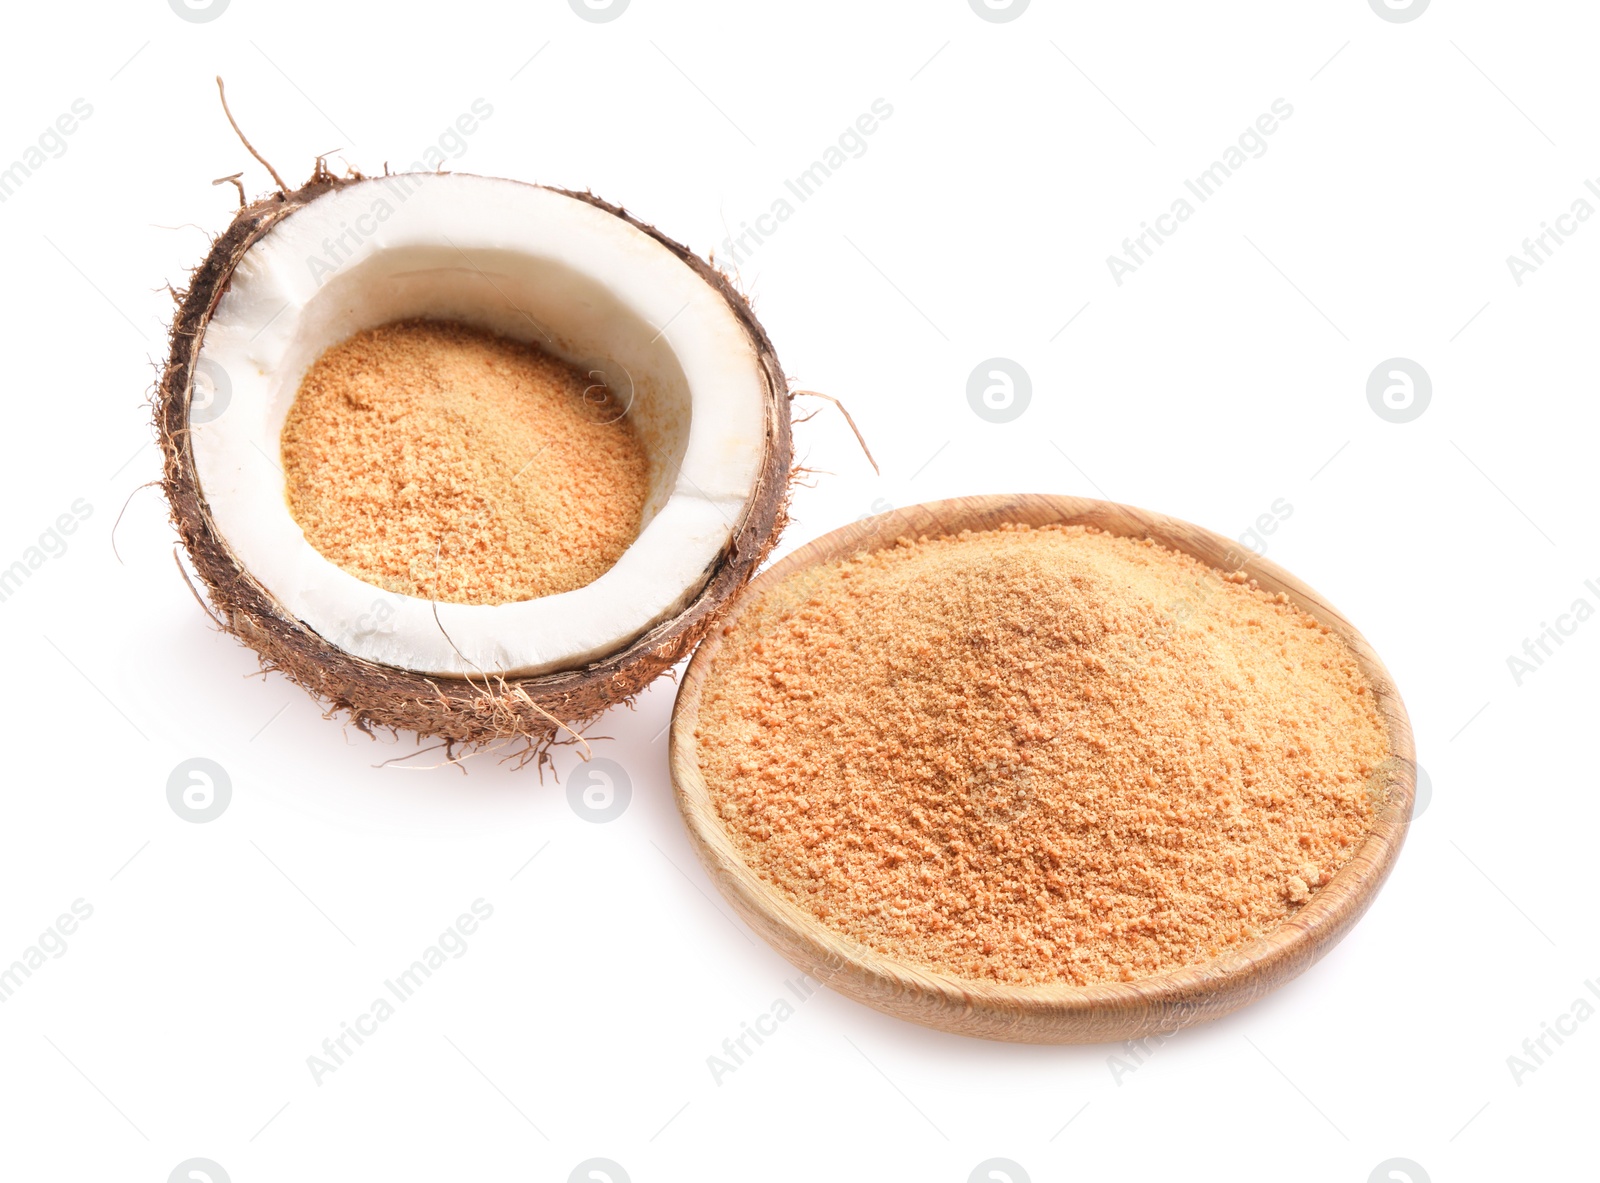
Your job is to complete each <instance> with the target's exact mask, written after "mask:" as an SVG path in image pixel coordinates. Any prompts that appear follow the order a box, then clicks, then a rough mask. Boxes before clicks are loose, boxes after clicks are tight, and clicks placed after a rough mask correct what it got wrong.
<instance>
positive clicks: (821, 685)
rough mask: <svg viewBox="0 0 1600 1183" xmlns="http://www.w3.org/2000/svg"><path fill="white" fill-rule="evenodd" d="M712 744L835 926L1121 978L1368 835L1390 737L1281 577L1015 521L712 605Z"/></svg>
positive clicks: (706, 716)
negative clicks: (723, 623) (1372, 783)
mask: <svg viewBox="0 0 1600 1183" xmlns="http://www.w3.org/2000/svg"><path fill="white" fill-rule="evenodd" d="M696 738H697V741H698V747H699V761H700V767H701V769H702V771H703V772H704V775H705V778H706V782H707V784H708V786H709V788H710V793H711V798H712V801H713V803H714V805H715V807H716V808H717V809H718V811H719V812H720V815H721V818H722V821H723V823H724V825H725V826H726V828H727V830H728V831H729V833H730V835H731V836H732V839H733V841H734V843H735V845H736V847H737V849H738V850H739V852H740V854H741V856H742V857H743V858H744V859H745V860H746V861H747V863H748V864H749V865H750V866H751V868H752V869H753V870H755V871H756V872H757V873H758V874H759V875H761V876H762V877H763V878H764V879H766V880H767V881H768V882H770V883H772V884H773V885H775V886H776V887H778V888H780V889H781V890H782V891H783V892H784V893H785V894H786V895H787V896H788V897H789V898H790V899H792V900H793V901H794V903H795V904H797V905H798V906H799V907H800V908H802V909H804V910H805V911H807V912H809V913H810V914H811V915H813V916H815V917H816V918H817V919H818V920H820V921H821V922H822V923H824V924H825V925H827V926H829V927H830V928H832V929H834V930H836V931H838V932H840V933H843V934H845V935H847V936H849V937H853V938H854V939H855V940H857V941H859V942H860V943H862V944H863V945H866V946H868V947H869V948H871V949H874V950H876V951H878V952H879V953H882V954H885V955H888V956H891V957H894V958H896V959H899V960H903V961H907V962H912V963H916V964H919V965H921V966H924V967H927V968H930V969H933V970H936V971H939V972H942V973H946V974H951V975H954V976H957V977H962V978H974V979H991V980H995V981H1000V982H1008V983H1019V984H1022V983H1072V984H1078V985H1084V984H1089V983H1094V982H1108V981H1128V980H1132V979H1135V978H1141V977H1146V976H1148V975H1151V974H1156V973H1160V972H1163V971H1168V970H1173V969H1177V968H1179V967H1183V966H1192V965H1196V964H1199V963H1203V962H1207V961H1210V960H1212V959H1215V958H1217V957H1219V956H1221V955H1223V954H1225V953H1226V952H1227V951H1229V950H1230V949H1232V948H1235V947H1237V946H1239V945H1241V944H1242V943H1244V942H1248V941H1250V940H1252V939H1253V938H1255V937H1257V936H1260V935H1262V934H1264V933H1266V932H1269V931H1270V930H1271V929H1273V928H1274V927H1275V926H1277V925H1278V924H1280V923H1281V922H1282V921H1283V920H1284V919H1285V918H1286V917H1288V916H1289V915H1290V914H1291V913H1293V912H1294V911H1295V910H1296V909H1297V908H1298V907H1300V906H1301V905H1302V904H1304V903H1305V901H1306V900H1307V899H1309V898H1310V897H1311V896H1312V895H1313V894H1314V893H1315V891H1316V890H1317V888H1318V887H1319V886H1321V885H1323V884H1325V883H1327V881H1328V879H1329V877H1330V876H1331V875H1332V874H1333V872H1334V871H1335V870H1337V869H1338V868H1339V867H1340V866H1341V865H1342V864H1343V863H1344V862H1345V861H1346V860H1347V859H1348V858H1349V856H1350V855H1351V854H1353V853H1354V851H1355V847H1356V845H1357V844H1358V843H1359V841H1360V840H1361V838H1362V837H1363V835H1364V833H1365V832H1366V830H1367V828H1368V825H1369V822H1370V817H1371V809H1372V804H1371V802H1370V801H1369V799H1368V794H1367V790H1366V782H1367V780H1368V777H1369V776H1370V775H1371V774H1372V773H1373V772H1374V771H1375V770H1376V768H1377V765H1378V764H1379V763H1381V762H1382V761H1383V760H1384V759H1385V757H1386V755H1387V747H1388V745H1387V735H1386V732H1385V728H1384V725H1383V723H1382V722H1381V720H1380V716H1379V713H1378V710H1377V707H1376V704H1375V702H1374V699H1373V695H1372V694H1371V693H1370V691H1369V687H1368V686H1367V684H1366V681H1365V679H1364V677H1363V675H1362V672H1361V670H1360V668H1359V666H1358V665H1357V663H1356V660H1355V658H1354V657H1353V655H1352V654H1351V652H1350V650H1349V649H1348V647H1347V646H1346V645H1345V644H1344V642H1343V641H1342V640H1340V639H1339V638H1338V637H1337V636H1335V635H1333V634H1332V633H1330V632H1328V631H1327V630H1326V629H1325V628H1323V627H1322V626H1320V625H1318V624H1317V622H1316V621H1314V620H1313V619H1312V618H1311V617H1309V616H1307V615H1306V614H1305V613H1303V612H1301V611H1299V610H1298V609H1296V608H1295V607H1294V606H1293V605H1291V604H1290V603H1288V602H1287V600H1286V598H1285V597H1283V596H1269V595H1268V594H1267V593H1266V592H1264V591H1261V590H1258V589H1256V588H1255V587H1253V586H1251V585H1250V584H1249V583H1248V581H1246V580H1245V577H1244V576H1243V575H1242V574H1240V573H1235V574H1232V575H1228V574H1224V573H1222V572H1219V571H1216V570H1214V569H1212V568H1210V567H1208V566H1206V565H1204V564H1202V563H1200V562H1198V561H1197V560H1195V559H1193V558H1190V557H1189V556H1186V555H1183V554H1180V553H1177V552H1174V551H1172V550H1168V549H1165V548H1163V547H1161V546H1158V545H1155V544H1153V543H1152V542H1150V541H1148V540H1145V541H1136V540H1130V539H1125V538H1120V537H1115V536H1113V535H1110V534H1105V533H1101V532H1098V531H1095V530H1092V529H1086V528H1083V527H1044V528H1038V529H1028V528H1026V527H1015V528H1006V529H1002V530H997V531H993V532H985V533H962V534H960V535H959V536H954V537H949V538H941V539H926V538H925V539H920V540H917V541H915V542H912V541H909V540H902V541H901V542H900V543H899V544H898V545H897V546H894V547H890V548H888V549H885V550H882V551H877V552H873V553H867V554H863V555H858V556H857V557H855V558H853V559H850V560H848V561H841V562H836V563H832V564H827V565H823V566H820V567H816V568H812V569H811V570H808V571H805V572H801V573H799V574H797V575H795V576H792V577H790V578H789V579H787V580H785V581H784V582H783V583H781V584H779V585H778V586H776V587H775V588H773V589H771V590H769V591H767V592H765V593H764V594H763V595H762V596H761V598H760V600H759V601H757V602H755V603H752V604H751V605H750V606H749V607H748V608H746V609H745V610H744V611H743V613H742V614H741V615H740V616H739V617H738V619H737V621H736V622H735V623H734V624H732V625H731V626H728V627H727V628H726V629H725V636H724V639H723V642H722V649H721V652H720V653H718V655H717V658H716V661H715V663H714V665H713V666H712V669H711V670H710V672H709V674H708V676H707V678H706V681H705V684H704V690H703V698H702V701H701V707H700V715H699V721H698V728H697V731H696Z"/></svg>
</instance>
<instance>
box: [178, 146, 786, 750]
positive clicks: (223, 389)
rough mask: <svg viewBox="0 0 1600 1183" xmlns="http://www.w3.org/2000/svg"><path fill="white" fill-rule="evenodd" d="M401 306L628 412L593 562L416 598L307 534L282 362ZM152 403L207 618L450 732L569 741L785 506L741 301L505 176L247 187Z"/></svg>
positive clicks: (667, 244) (273, 655)
mask: <svg viewBox="0 0 1600 1183" xmlns="http://www.w3.org/2000/svg"><path fill="white" fill-rule="evenodd" d="M419 317H420V318H431V319H438V320H452V321H460V322H464V323H467V324H471V325H475V326H477V327H479V328H483V329H486V330H489V331H491V332H494V333H497V334H500V335H501V336H505V337H509V338H512V339H515V340H519V341H525V342H529V343H532V344H536V345H538V346H539V347H540V348H542V349H544V350H545V351H547V352H549V353H551V354H554V355H555V356H557V357H559V358H562V359H563V360H566V361H568V362H571V363H574V364H576V365H577V366H578V367H579V369H580V370H582V371H585V372H587V373H589V374H590V375H591V377H592V378H593V379H594V380H595V381H597V382H599V383H603V384H604V386H605V387H606V388H607V390H608V391H609V392H610V393H611V395H612V397H613V399H614V400H615V401H616V402H617V403H618V404H619V405H621V406H625V407H626V412H625V413H626V414H627V415H629V416H630V417H631V419H632V423H633V426H634V429H635V430H636V432H637V434H638V436H639V438H640V440H641V441H642V442H643V444H644V445H645V448H646V450H647V452H648V453H649V456H650V484H649V494H648V497H647V499H646V503H645V507H644V512H643V515H642V521H641V528H640V531H639V534H638V536H637V538H635V539H634V541H633V542H632V544H631V545H630V546H629V547H628V548H627V550H626V551H625V552H624V553H623V554H622V556H621V558H620V559H619V560H618V561H617V563H616V564H615V566H613V567H612V568H611V569H610V570H609V571H607V572H606V573H605V574H604V575H602V576H601V577H600V578H598V579H596V580H595V581H594V582H592V583H590V584H588V585H586V586H584V587H580V588H577V589H575V590H572V591H568V592H563V593H561V594H559V595H552V596H545V597H541V598H537V599H532V600H524V601H520V602H515V603H506V604H494V605H476V604H458V603H436V602H434V601H430V600H426V599H420V598H417V597H413V596H406V595H398V594H395V593H393V592H390V591H386V590H383V589H381V588H379V587H377V586H374V585H372V584H369V583H366V582H365V581H363V580H361V579H359V578H357V577H356V576H354V575H352V574H350V573H348V572H346V571H345V570H343V569H342V568H340V567H338V566H336V565H335V564H334V563H332V562H331V561H329V560H328V559H327V558H325V557H324V556H323V555H322V554H321V553H319V552H318V551H317V550H316V549H315V548H314V547H313V546H312V545H311V544H310V543H309V542H308V541H307V540H306V538H305V535H304V533H303V532H302V531H301V529H300V526H299V525H298V523H297V522H296V521H295V520H294V518H293V516H292V515H291V513H290V511H289V505H288V500H287V495H286V488H285V477H284V474H283V471H282V468H281V451H280V436H281V433H282V430H283V425H284V421H285V418H286V417H287V415H288V412H289V408H290V406H291V405H292V404H293V402H294V399H295V396H296V394H297V393H298V391H299V387H300V382H301V379H302V378H303V377H304V375H305V373H306V370H307V369H308V368H309V367H310V366H311V364H312V363H313V362H315V361H316V359H317V358H318V357H319V356H320V355H321V353H322V352H323V351H324V350H326V349H328V348H329V347H330V346H333V345H336V344H338V343H339V342H341V341H344V340H345V339H347V338H349V337H350V336H351V335H353V334H355V333H357V332H360V331H362V330H364V329H369V328H373V327H376V326H378V325H382V324H387V323H389V322H392V321H396V320H401V319H408V318H419ZM156 416H157V426H158V429H159V432H160V436H161V441H162V446H163V449H164V451H165V455H166V465H165V473H164V479H163V485H164V488H165V491H166V494H167V497H168V500H169V502H170V504H171V507H172V515H173V520H174V523H175V524H176V526H177V528H178V530H179V533H180V535H181V537H182V539H183V542H184V545H185V547H186V548H187V549H188V552H189V555H190V558H191V559H192V561H193V564H194V567H195V569H196V571H197V572H198V573H199V575H200V577H201V579H202V580H203V581H204V583H205V584H206V587H207V590H208V592H209V596H210V600H211V602H212V604H213V605H214V606H215V608H216V610H217V613H218V614H219V616H220V620H221V623H222V625H223V626H224V627H225V628H227V629H228V631H230V632H232V633H234V634H235V635H237V636H238V637H239V638H240V639H241V640H243V641H244V642H245V643H246V644H248V645H250V646H252V647H253V648H254V649H256V650H257V652H258V653H259V654H260V655H261V658H262V660H263V663H264V664H265V665H266V666H268V667H270V668H276V669H279V670H282V671H283V672H284V673H286V674H288V675H289V676H290V677H291V678H293V679H294V680H295V681H297V682H299V683H301V684H302V685H304V686H305V687H306V688H307V689H308V690H310V691H312V693H314V694H316V695H318V696H319V697H321V698H323V699H324V700H325V701H326V702H327V703H328V705H329V710H330V713H332V712H334V711H345V712H348V713H349V715H350V717H351V719H352V720H353V721H354V722H355V723H356V724H357V725H358V726H359V727H361V728H362V729H364V730H370V729H371V728H372V727H373V726H381V727H388V728H394V729H405V730H414V731H417V732H419V733H422V734H425V735H432V736H437V737H439V738H441V739H443V740H445V741H446V742H447V743H449V744H451V745H455V744H464V745H468V746H475V745H478V744H482V743H486V742H490V741H493V740H499V739H505V738H518V737H520V738H525V739H528V740H530V741H532V743H533V745H534V747H535V748H541V747H542V745H543V744H545V743H548V742H550V741H551V740H553V739H555V738H556V737H557V735H558V733H562V732H565V733H568V734H573V735H575V734H576V733H577V732H578V731H580V730H581V728H582V726H583V725H584V724H585V723H587V722H588V721H590V720H592V719H593V718H594V716H596V715H598V714H599V713H600V712H601V711H603V710H604V709H605V708H606V707H607V706H609V705H611V704H612V703H614V702H617V701H621V700H624V699H627V698H629V697H631V696H632V695H633V694H635V693H637V692H638V690H640V689H641V688H642V687H643V686H644V685H645V684H647V683H648V682H649V681H650V680H652V679H653V678H655V677H656V676H657V675H658V674H660V673H661V672H662V671H664V670H666V669H667V668H668V667H670V666H671V665H672V664H673V663H675V662H676V661H678V660H679V659H680V658H682V657H683V656H684V655H686V654H687V653H688V651H689V650H690V649H691V648H692V647H693V646H694V644H695V643H696V642H697V641H698V639H699V638H700V637H701V636H702V635H703V634H704V632H705V630H706V629H707V628H708V627H709V626H710V625H711V623H712V622H713V621H714V620H715V618H716V617H717V615H718V614H719V612H720V611H721V609H722V608H723V606H724V605H726V604H727V603H728V601H729V600H730V599H731V598H732V597H733V596H734V595H735V594H736V593H737V592H738V591H739V590H740V589H741V588H742V587H743V585H744V584H745V583H746V582H747V581H748V580H749V578H750V577H751V575H752V574H754V572H755V569H756V568H757V567H758V566H759V565H760V563H761V561H762V559H763V558H764V557H765V556H766V554H767V553H768V551H769V550H770V549H771V547H772V545H773V543H774V542H775V541H776V538H777V535H778V532H779V531H780V530H781V529H782V526H783V523H784V520H785V505H786V497H787V488H788V481H789V469H790V463H791V454H792V448H791V441H790V428H789V408H788V396H787V388H786V384H785V381H784V378H783V372H782V370H781V369H780V368H779V366H778V361H777V358H776V356H775V355H774V353H773V350H772V345H771V342H770V341H769V340H768V338H767V335H766V333H765V332H764V331H763V330H762V328H761V326H760V324H759V323H758V322H757V321H756V319H755V317H754V315H753V314H752V313H751V311H750V308H749V306H748V304H747V303H746V302H745V300H744V299H743V298H742V297H741V296H740V295H739V294H738V293H737V292H736V291H735V290H734V289H733V287H732V285H731V284H729V282H728V281H727V280H726V278H725V277H723V276H722V275H721V274H720V273H719V272H717V271H716V270H714V269H713V268H712V267H711V266H710V265H709V264H707V263H706V262H704V261H703V260H701V259H700V258H698V257H697V256H695V255H694V254H692V253H691V252H690V251H689V250H688V249H687V248H685V247H683V246H681V245H680V244H678V243H676V242H674V241H672V240H671V239H669V238H667V237H665V236H664V235H662V234H660V233H659V232H657V231H656V230H654V229H653V228H651V227H649V226H646V225H644V224H642V223H641V222H639V221H637V220H636V219H634V218H632V217H629V216H628V215H627V213H626V212H624V211H623V210H622V209H620V208H618V207H616V206H612V205H609V204H607V203H605V202H603V201H600V200H599V199H597V198H595V197H593V196H592V195H589V194H580V193H572V192H567V191H564V190H557V189H549V188H544V187H541V186H536V185H529V184H524V183H522V182H517V181H509V180H501V179H495V178H487V177H475V176H466V175H459V174H447V173H413V174H399V175H394V176H385V177H381V178H359V177H358V178H353V179H344V178H337V177H333V176H331V175H330V174H328V173H327V172H326V171H324V170H322V169H321V168H319V170H318V172H317V174H316V175H315V176H313V177H312V179H311V181H310V182H308V183H307V184H306V185H305V186H304V187H303V188H301V189H299V190H296V191H294V192H291V193H278V194H274V195H273V196H272V197H270V198H266V199H263V200H260V201H257V202H254V203H253V204H250V205H248V206H246V207H245V208H243V209H242V210H240V212H239V214H238V216H237V217H236V218H235V219H234V222H233V224H232V225H231V226H230V227H229V228H228V230H227V232H226V233H225V234H223V235H222V236H221V237H220V238H219V239H217V241H216V243H215V244H214V246H213V248H212V251H211V253H210V255H209V256H208V257H207V258H206V260H205V262H204V263H203V264H202V265H201V266H200V268H199V269H198V270H197V271H196V272H195V274H194V276H193V282H192V284H191V286H190V288H189V290H188V292H187V293H186V294H185V295H184V297H183V298H182V300H181V304H180V310H179V313H178V317H177V320H176V322H175V323H174V326H173V330H172V340H171V356H170V358H169V360H168V362H167V366H166V370H165V373H164V375H163V378H162V382H161V386H160V391H159V396H158V400H157V406H156ZM573 512H574V514H577V515H581V514H582V512H583V507H582V506H581V505H580V506H573Z"/></svg>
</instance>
